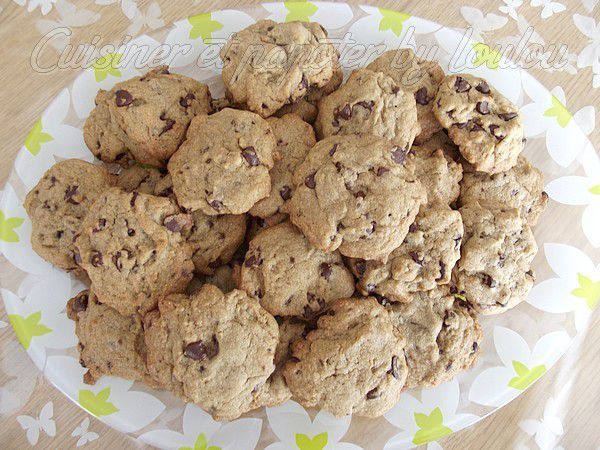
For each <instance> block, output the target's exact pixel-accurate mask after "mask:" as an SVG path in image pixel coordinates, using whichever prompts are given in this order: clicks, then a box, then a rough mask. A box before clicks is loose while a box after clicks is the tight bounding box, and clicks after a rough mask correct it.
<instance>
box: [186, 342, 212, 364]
mask: <svg viewBox="0 0 600 450" xmlns="http://www.w3.org/2000/svg"><path fill="white" fill-rule="evenodd" d="M183 354H184V355H185V356H187V357H188V358H190V359H193V360H194V361H204V360H205V359H207V358H208V347H207V346H206V344H204V342H202V341H197V342H192V343H190V344H188V345H186V346H185V350H184V351H183Z"/></svg>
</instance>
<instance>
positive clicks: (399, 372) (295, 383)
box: [283, 298, 407, 417]
mask: <svg viewBox="0 0 600 450" xmlns="http://www.w3.org/2000/svg"><path fill="white" fill-rule="evenodd" d="M404 344H405V343H404V337H403V336H401V335H400V334H399V333H398V332H397V331H396V330H395V329H394V327H393V325H392V321H391V319H390V316H389V314H388V312H387V311H386V310H385V308H383V307H382V306H381V305H379V303H377V301H376V300H375V299H374V298H360V299H358V298H354V299H340V300H337V301H335V302H333V303H332V304H331V307H330V308H329V310H328V312H327V313H325V314H323V315H322V316H321V317H320V318H319V319H318V321H317V328H316V329H315V330H313V331H310V332H309V333H308V334H307V335H306V337H305V338H304V339H300V340H298V341H296V342H295V343H294V344H293V345H292V358H290V360H289V361H288V362H287V364H286V365H285V367H284V369H283V372H284V376H285V379H286V381H287V383H288V386H289V387H290V390H291V391H292V394H293V396H294V398H295V399H296V400H297V401H298V402H300V403H301V404H302V405H303V406H305V407H313V406H316V407H319V408H323V409H326V410H327V411H329V412H330V413H332V414H333V415H334V416H337V417H340V416H345V415H347V414H356V415H359V416H365V417H378V416H381V415H383V414H384V413H385V412H386V411H387V410H389V409H390V408H391V407H392V406H394V405H395V404H396V402H397V401H398V398H399V397H400V393H401V391H402V388H403V386H404V382H405V380H406V372H407V370H406V360H405V358H404V350H403V349H404Z"/></svg>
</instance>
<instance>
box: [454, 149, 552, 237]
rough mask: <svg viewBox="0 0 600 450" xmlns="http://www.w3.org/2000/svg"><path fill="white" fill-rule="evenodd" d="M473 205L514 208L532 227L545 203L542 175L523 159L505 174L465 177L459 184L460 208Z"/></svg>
mask: <svg viewBox="0 0 600 450" xmlns="http://www.w3.org/2000/svg"><path fill="white" fill-rule="evenodd" d="M473 202H493V203H499V204H502V205H505V206H506V207H510V208H517V209H519V210H520V211H521V215H522V216H523V217H525V218H526V219H527V222H528V223H529V225H530V226H534V225H535V224H536V223H537V221H538V218H539V217H540V214H542V211H544V208H546V203H548V194H546V193H545V192H544V175H543V174H542V172H540V171H539V170H538V169H536V168H535V167H533V166H532V165H531V164H530V163H529V161H527V159H526V158H525V157H524V156H519V159H518V160H517V164H516V165H515V166H514V167H513V168H512V169H510V170H507V171H506V172H501V173H497V174H494V175H489V174H487V173H483V172H471V173H465V176H464V179H463V181H462V183H461V191H460V199H459V203H460V204H461V205H466V204H469V203H473Z"/></svg>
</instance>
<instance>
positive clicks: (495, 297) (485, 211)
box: [452, 203, 537, 314]
mask: <svg viewBox="0 0 600 450" xmlns="http://www.w3.org/2000/svg"><path fill="white" fill-rule="evenodd" d="M460 214H461V216H462V219H463V224H464V228H465V234H464V237H463V242H462V248H461V258H460V260H459V261H458V263H457V265H456V267H455V269H454V273H453V275H452V280H453V281H454V283H455V284H456V287H457V288H458V290H459V291H460V294H461V295H463V296H464V297H465V298H466V299H467V301H468V302H469V303H471V304H472V305H473V306H474V308H475V310H476V311H477V312H478V313H481V314H498V313H501V312H504V311H506V310H508V309H509V308H512V307H514V306H516V305H517V304H519V303H520V302H522V301H523V300H525V299H526V298H527V295H528V293H529V291H530V290H531V287H532V285H533V281H534V273H533V271H532V270H531V261H532V260H533V258H534V257H535V254H536V253H537V245H536V243H535V239H534V237H533V233H532V232H531V229H530V228H529V225H528V224H527V221H526V220H525V219H523V218H522V217H521V215H520V214H519V210H518V209H514V208H508V207H506V206H504V205H499V204H494V203H488V204H484V205H480V204H478V203H469V204H467V205H465V206H463V207H462V208H460Z"/></svg>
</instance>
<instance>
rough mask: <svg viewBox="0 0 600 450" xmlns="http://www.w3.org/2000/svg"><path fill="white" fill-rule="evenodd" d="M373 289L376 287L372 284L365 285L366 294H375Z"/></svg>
mask: <svg viewBox="0 0 600 450" xmlns="http://www.w3.org/2000/svg"><path fill="white" fill-rule="evenodd" d="M375 289H377V286H375V285H374V284H372V283H369V284H367V292H369V293H370V292H375Z"/></svg>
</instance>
